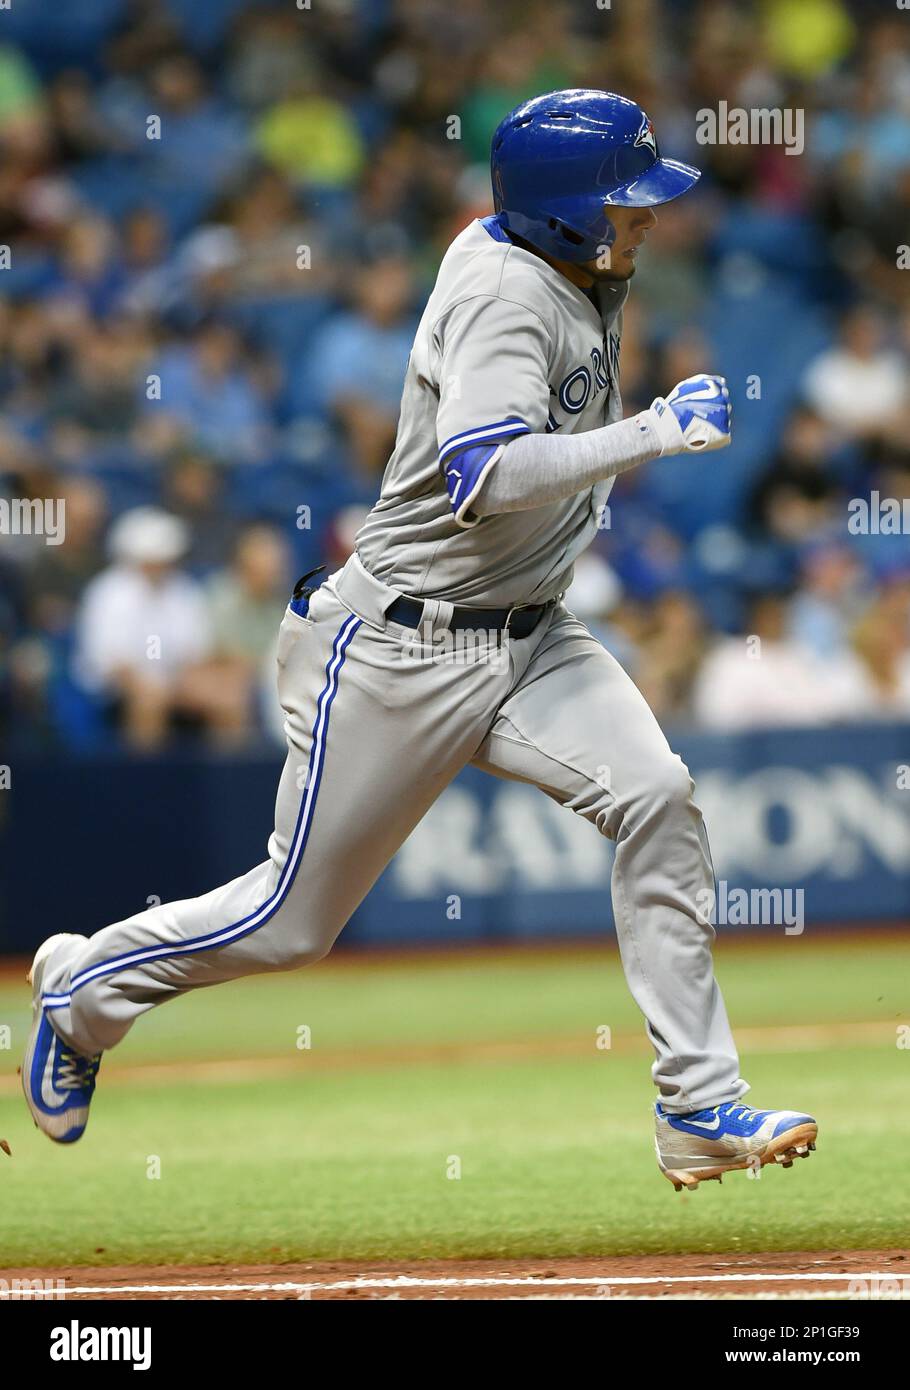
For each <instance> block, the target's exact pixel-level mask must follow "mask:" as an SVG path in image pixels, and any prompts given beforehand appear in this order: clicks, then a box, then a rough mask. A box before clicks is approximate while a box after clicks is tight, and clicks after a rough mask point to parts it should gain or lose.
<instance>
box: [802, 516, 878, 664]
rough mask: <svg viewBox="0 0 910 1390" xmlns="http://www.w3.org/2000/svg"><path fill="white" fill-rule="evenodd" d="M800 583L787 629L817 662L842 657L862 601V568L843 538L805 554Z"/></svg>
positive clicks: (828, 540)
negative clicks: (851, 624)
mask: <svg viewBox="0 0 910 1390" xmlns="http://www.w3.org/2000/svg"><path fill="white" fill-rule="evenodd" d="M800 578H801V583H800V586H799V589H798V591H797V593H796V594H795V595H794V597H793V601H792V603H791V604H790V609H789V615H788V632H789V635H790V637H791V638H793V640H794V641H796V642H798V643H799V644H800V645H801V646H803V647H805V648H807V650H809V651H811V652H812V654H813V656H814V658H815V659H816V660H817V661H821V662H826V661H830V660H833V659H838V660H840V659H842V658H843V657H844V655H845V653H846V652H847V651H848V650H849V630H850V623H851V618H853V619H855V618H856V616H857V615H858V613H859V611H860V608H861V605H862V600H863V583H862V568H861V566H860V564H859V562H858V560H857V557H856V555H855V554H854V553H853V552H852V551H851V550H850V549H849V547H848V546H847V545H845V544H844V542H843V540H841V539H839V538H835V537H834V536H830V537H828V538H826V539H824V540H820V541H819V542H818V543H816V544H814V545H810V546H809V547H807V549H806V550H805V552H804V554H803V556H802V564H801V574H800Z"/></svg>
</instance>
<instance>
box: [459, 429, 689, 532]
mask: <svg viewBox="0 0 910 1390" xmlns="http://www.w3.org/2000/svg"><path fill="white" fill-rule="evenodd" d="M500 449H501V452H500V454H499V457H498V458H497V459H496V460H495V462H494V463H493V466H492V467H491V468H490V469H489V470H488V472H487V475H486V477H485V478H484V481H483V483H482V485H481V488H480V491H479V492H478V494H477V496H476V497H475V498H474V499H473V501H472V503H471V512H472V513H473V514H474V515H475V516H495V515H496V514H497V513H499V512H521V511H528V510H530V508H532V507H543V506H546V505H547V504H548V503H550V502H561V501H563V500H564V499H565V498H567V497H574V496H575V495H576V493H579V492H584V491H586V490H587V489H588V488H590V487H593V486H594V484H595V483H600V482H603V481H604V480H605V479H606V478H613V477H615V476H616V474H617V473H625V472H626V471H627V470H628V469H630V468H635V467H636V465H638V464H639V463H644V462H645V461H646V460H648V459H654V458H657V457H659V455H660V454H661V453H662V452H663V451H664V444H663V441H662V440H661V437H660V434H659V431H658V429H657V428H656V426H655V424H654V422H653V421H652V420H651V418H650V412H649V411H642V412H641V414H640V415H635V416H633V417H632V418H631V419H629V420H618V421H617V422H616V423H615V424H612V425H604V427H603V428H602V429H599V430H588V431H586V432H585V433H584V434H522V435H519V436H518V437H517V438H516V439H512V440H510V441H509V442H508V443H506V444H503V445H501V446H500Z"/></svg>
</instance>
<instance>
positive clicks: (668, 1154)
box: [654, 1100, 818, 1192]
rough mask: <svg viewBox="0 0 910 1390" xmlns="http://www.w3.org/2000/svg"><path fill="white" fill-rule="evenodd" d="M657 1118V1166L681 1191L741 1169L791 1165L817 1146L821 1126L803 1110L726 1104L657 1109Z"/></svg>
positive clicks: (729, 1102) (655, 1111)
mask: <svg viewBox="0 0 910 1390" xmlns="http://www.w3.org/2000/svg"><path fill="white" fill-rule="evenodd" d="M654 1113H655V1115H656V1118H657V1137H656V1139H655V1141H654V1145H655V1148H656V1149H657V1162H658V1164H659V1165H660V1171H661V1172H662V1173H663V1175H664V1177H665V1178H669V1180H670V1182H671V1183H672V1184H673V1186H674V1187H675V1188H676V1191H677V1192H679V1191H681V1190H682V1188H684V1187H685V1188H688V1189H689V1190H694V1189H695V1188H696V1187H698V1184H699V1183H700V1182H704V1181H706V1180H707V1179H708V1178H716V1179H717V1181H718V1182H720V1180H721V1178H722V1177H723V1175H724V1173H732V1172H733V1171H734V1170H735V1169H737V1168H750V1169H751V1170H752V1171H753V1172H757V1171H758V1169H759V1168H762V1167H763V1166H764V1165H765V1164H766V1163H780V1164H781V1166H782V1167H784V1168H789V1167H791V1166H792V1163H793V1160H794V1158H808V1157H809V1153H810V1152H811V1150H812V1149H814V1148H815V1140H816V1137H817V1135H818V1125H817V1124H816V1122H815V1120H813V1118H812V1116H811V1115H804V1114H803V1113H802V1112H801V1111H799V1110H753V1109H752V1107H751V1106H750V1105H742V1104H740V1103H739V1102H738V1101H735V1100H731V1101H726V1102H725V1104H723V1105H715V1106H713V1107H712V1108H711V1109H710V1110H696V1111H693V1112H692V1113H691V1114H688V1115H676V1114H673V1113H671V1112H670V1111H667V1110H664V1108H663V1106H662V1105H660V1103H658V1104H657V1105H655V1107H654Z"/></svg>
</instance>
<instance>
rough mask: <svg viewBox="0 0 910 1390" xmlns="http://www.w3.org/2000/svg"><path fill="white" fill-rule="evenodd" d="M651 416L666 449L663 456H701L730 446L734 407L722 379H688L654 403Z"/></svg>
mask: <svg viewBox="0 0 910 1390" xmlns="http://www.w3.org/2000/svg"><path fill="white" fill-rule="evenodd" d="M650 415H651V417H652V420H653V423H654V424H655V426H656V429H657V432H658V434H659V435H660V439H661V443H662V445H663V447H662V449H661V451H660V452H661V454H678V453H680V452H681V451H683V450H685V452H686V453H701V452H702V451H703V450H705V449H724V448H726V446H727V445H728V444H729V443H730V438H731V430H732V415H733V407H732V406H731V404H730V392H729V391H728V390H727V383H726V382H725V381H724V379H723V377H722V376H709V375H708V374H707V373H704V372H702V373H699V374H698V375H697V376H687V377H686V379H685V381H681V382H680V383H679V385H678V386H674V388H673V390H672V391H671V392H670V394H669V396H667V397H666V398H664V397H663V396H658V397H657V399H656V400H654V401H652V402H651V410H650Z"/></svg>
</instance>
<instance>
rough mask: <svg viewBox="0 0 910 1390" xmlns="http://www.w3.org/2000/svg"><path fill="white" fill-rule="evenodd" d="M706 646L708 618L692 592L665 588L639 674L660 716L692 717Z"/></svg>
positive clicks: (653, 614) (655, 610) (641, 685)
mask: <svg viewBox="0 0 910 1390" xmlns="http://www.w3.org/2000/svg"><path fill="white" fill-rule="evenodd" d="M706 647H707V640H706V637H705V623H704V618H703V617H702V614H701V612H700V611H699V608H698V605H697V604H696V603H695V601H694V599H693V598H692V596H691V594H688V593H686V592H685V590H683V589H667V590H665V592H664V593H662V594H660V595H659V596H658V598H657V599H656V601H655V603H654V605H653V608H652V611H651V615H650V625H649V630H648V634H647V637H646V639H645V642H644V644H643V651H642V657H641V661H640V663H639V667H638V670H637V672H636V676H635V679H636V684H637V685H638V686H639V688H640V689H641V691H642V693H643V695H644V696H645V698H646V700H647V701H648V704H649V705H650V706H651V708H652V709H653V711H654V713H655V714H656V715H657V717H658V719H667V720H675V721H679V720H686V719H688V720H691V717H692V699H693V689H694V686H695V681H696V678H697V675H698V671H699V668H700V666H701V663H702V659H703V657H704V654H705V649H706Z"/></svg>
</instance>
